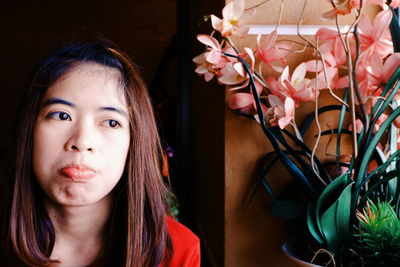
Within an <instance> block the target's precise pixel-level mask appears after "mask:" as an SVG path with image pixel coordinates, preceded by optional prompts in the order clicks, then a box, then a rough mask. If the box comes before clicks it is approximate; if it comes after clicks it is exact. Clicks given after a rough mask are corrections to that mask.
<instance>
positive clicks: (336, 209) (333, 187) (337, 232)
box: [310, 173, 353, 253]
mask: <svg viewBox="0 0 400 267" xmlns="http://www.w3.org/2000/svg"><path fill="white" fill-rule="evenodd" d="M349 175H350V174H349V173H345V174H343V175H341V176H339V177H338V178H336V179H335V180H334V181H333V182H332V183H331V184H329V185H328V187H327V188H326V189H325V190H324V192H322V194H321V196H320V198H319V199H318V202H317V208H316V222H317V226H318V230H319V232H320V233H322V236H323V238H324V240H325V243H326V247H327V249H328V250H330V251H331V252H332V253H336V252H337V251H338V250H339V249H340V248H341V246H342V244H343V242H344V241H345V240H346V239H347V237H348V234H349V230H350V204H351V185H352V184H353V180H352V179H350V178H349ZM310 231H311V230H310Z"/></svg>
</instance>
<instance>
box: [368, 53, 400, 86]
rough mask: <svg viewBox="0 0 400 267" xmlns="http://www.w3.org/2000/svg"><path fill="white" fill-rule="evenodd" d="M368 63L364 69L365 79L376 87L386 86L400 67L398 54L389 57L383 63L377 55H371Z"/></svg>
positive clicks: (399, 55) (399, 54)
mask: <svg viewBox="0 0 400 267" xmlns="http://www.w3.org/2000/svg"><path fill="white" fill-rule="evenodd" d="M369 63H370V64H369V66H367V67H366V71H367V79H369V80H370V81H371V83H372V84H373V85H376V86H379V85H381V84H386V83H388V81H389V79H390V77H391V76H392V75H393V73H394V71H395V70H396V69H397V68H398V67H399V66H400V53H394V54H392V55H390V56H389V57H388V58H386V60H385V62H384V63H383V60H382V59H381V57H380V55H379V54H378V53H373V54H372V55H371V57H370V62H369Z"/></svg>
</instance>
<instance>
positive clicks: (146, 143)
mask: <svg viewBox="0 0 400 267" xmlns="http://www.w3.org/2000/svg"><path fill="white" fill-rule="evenodd" d="M79 63H96V64H101V65H103V66H107V67H111V68H114V69H117V70H118V71H119V72H120V73H121V82H122V85H123V86H122V87H123V88H124V92H125V97H126V100H127V103H128V107H129V113H130V114H129V115H130V128H131V139H130V149H129V153H128V157H127V162H126V166H125V171H124V174H123V175H122V177H121V179H120V181H119V182H118V184H117V185H116V187H115V188H114V189H113V196H114V202H113V205H114V206H113V209H112V213H111V216H110V218H109V221H108V223H107V226H106V227H107V233H108V236H107V238H108V239H107V242H106V245H105V248H104V251H103V253H102V254H101V255H99V257H98V259H97V262H96V264H97V263H102V264H105V265H107V266H108V264H112V265H113V266H126V267H128V266H129V267H130V266H156V265H157V264H159V263H160V262H161V260H162V259H163V257H165V255H169V253H170V252H171V245H170V239H169V236H168V231H167V229H166V224H165V216H166V208H165V205H164V203H165V195H166V193H167V189H166V187H165V186H164V184H163V180H162V177H161V174H160V168H161V166H160V162H161V158H162V153H161V145H160V140H159V136H158V132H157V128H156V124H155V120H154V115H153V109H152V106H151V102H150V99H149V96H148V92H147V89H146V85H145V83H144V81H143V79H142V78H141V75H140V74H139V72H138V69H137V68H136V66H135V65H134V64H133V63H132V61H131V60H130V59H129V58H128V57H127V56H126V55H125V54H123V53H122V52H120V51H119V50H117V49H116V48H115V46H114V45H112V44H111V43H109V42H105V41H101V42H92V43H84V44H72V45H68V46H66V47H65V48H63V49H61V50H59V51H58V52H56V53H54V54H53V55H51V56H50V57H48V58H47V59H46V60H44V61H43V62H42V63H41V64H40V65H39V66H38V69H37V71H36V72H35V74H34V77H33V79H32V82H31V86H30V88H29V91H28V93H27V97H26V102H25V103H24V105H23V109H22V113H21V114H22V116H21V118H20V127H19V129H18V131H17V135H16V143H15V151H14V153H13V156H12V159H10V164H9V166H10V170H9V171H8V172H7V173H6V175H5V176H4V177H2V179H1V183H0V186H1V187H0V188H1V189H2V192H1V194H0V195H1V196H0V237H1V239H0V266H51V265H52V264H53V263H56V262H55V261H52V260H50V255H51V252H52V250H53V246H54V241H55V232H54V227H53V224H52V222H51V220H50V218H49V216H48V215H47V213H46V210H45V209H44V205H43V194H44V193H43V192H42V190H41V188H40V186H39V185H38V183H37V181H36V178H35V176H34V173H33V170H32V144H33V130H34V126H35V120H36V117H37V114H38V111H39V106H40V102H41V99H42V97H43V95H44V93H45V92H46V90H47V88H48V87H49V86H51V85H52V84H53V83H54V82H55V81H57V80H58V79H60V78H61V77H62V76H63V75H65V74H67V73H68V72H69V71H70V70H71V69H72V68H73V66H74V65H77V64H79Z"/></svg>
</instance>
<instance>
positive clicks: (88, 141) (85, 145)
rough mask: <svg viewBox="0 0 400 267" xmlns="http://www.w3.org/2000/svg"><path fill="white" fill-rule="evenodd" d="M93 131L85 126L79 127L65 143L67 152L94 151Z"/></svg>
mask: <svg viewBox="0 0 400 267" xmlns="http://www.w3.org/2000/svg"><path fill="white" fill-rule="evenodd" d="M92 133H93V129H90V128H89V127H85V126H79V128H77V129H75V131H73V133H72V134H71V137H70V138H69V139H68V141H67V142H66V143H65V150H67V151H80V152H83V151H90V152H93V151H94V145H93V134H92Z"/></svg>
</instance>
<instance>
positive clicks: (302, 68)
mask: <svg viewBox="0 0 400 267" xmlns="http://www.w3.org/2000/svg"><path fill="white" fill-rule="evenodd" d="M306 72H307V67H306V64H305V63H301V64H300V65H298V66H297V67H296V69H295V70H294V71H293V74H292V77H291V78H289V67H288V66H286V68H285V69H284V70H283V72H282V74H281V76H280V77H279V81H280V82H281V84H282V87H283V88H284V89H285V91H284V93H283V94H285V95H286V96H287V97H291V98H292V99H293V100H294V101H295V104H296V107H298V106H299V104H300V101H314V99H315V93H316V90H315V88H312V87H311V80H310V79H307V78H305V76H306Z"/></svg>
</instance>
